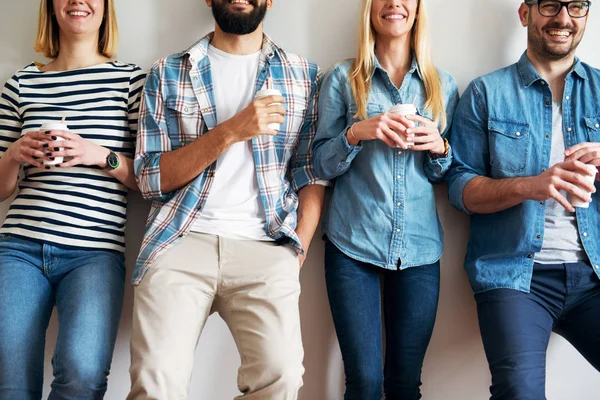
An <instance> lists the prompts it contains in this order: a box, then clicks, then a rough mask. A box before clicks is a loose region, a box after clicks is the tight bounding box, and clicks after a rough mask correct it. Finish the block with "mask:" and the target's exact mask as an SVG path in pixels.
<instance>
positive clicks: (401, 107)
mask: <svg viewBox="0 0 600 400" xmlns="http://www.w3.org/2000/svg"><path fill="white" fill-rule="evenodd" d="M388 112H389V113H390V114H398V115H416V114H417V107H415V105H414V104H395V105H393V106H392V107H391V108H390V109H389V111H388ZM410 125H411V126H412V127H413V128H414V127H415V126H416V124H415V123H414V121H410ZM411 137H414V135H411ZM406 145H407V146H412V145H414V142H406Z"/></svg>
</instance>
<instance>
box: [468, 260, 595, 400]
mask: <svg viewBox="0 0 600 400" xmlns="http://www.w3.org/2000/svg"><path fill="white" fill-rule="evenodd" d="M475 299H476V301H477V312H478V315H479V327H480V329H481V337H482V339H483V346H484V348H485V353H486V357H487V359H488V363H489V366H490V371H491V373H492V386H491V388H490V391H491V394H492V397H491V399H492V400H515V399H518V400H544V399H545V398H546V395H545V386H546V350H547V348H548V341H549V340H550V333H551V332H552V331H554V332H556V333H558V334H559V335H561V336H563V337H564V338H565V339H567V340H568V341H569V342H571V344H572V345H573V346H575V348H576V349H577V350H578V351H579V352H580V353H581V354H582V355H583V356H584V357H585V358H586V359H587V360H588V361H589V362H590V363H591V364H592V365H593V366H594V367H595V368H596V369H597V370H600V317H599V315H600V280H598V277H597V276H596V274H595V273H594V271H593V270H592V267H591V266H590V265H589V264H585V263H574V264H534V266H533V278H532V281H531V292H530V293H524V292H520V291H518V290H512V289H495V290H490V291H487V292H482V293H478V294H476V295H475Z"/></svg>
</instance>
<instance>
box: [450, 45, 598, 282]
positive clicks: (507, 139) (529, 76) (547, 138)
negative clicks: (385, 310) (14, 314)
mask: <svg viewBox="0 0 600 400" xmlns="http://www.w3.org/2000/svg"><path fill="white" fill-rule="evenodd" d="M562 110H563V124H564V127H563V131H564V137H565V147H566V148H569V147H571V146H574V145H575V144H577V143H580V142H598V141H600V71H599V70H597V69H594V68H592V67H590V66H588V65H586V64H584V63H582V62H580V61H579V60H576V62H575V65H574V66H573V68H572V70H571V71H570V72H569V74H568V75H567V77H566V80H565V90H564V94H563V100H562ZM450 142H451V144H452V147H453V150H454V161H453V164H452V168H451V170H450V172H449V173H448V175H447V177H446V178H447V181H448V185H449V196H450V201H451V203H452V204H453V205H454V206H455V207H456V208H458V209H459V210H463V211H465V212H468V210H467V209H466V208H465V205H464V203H463V190H464V188H465V185H466V184H467V183H468V182H469V181H470V180H471V179H473V178H475V177H477V176H488V177H490V178H494V179H502V178H513V177H526V176H535V175H539V174H540V173H542V172H543V171H544V170H545V169H546V168H548V167H549V162H550V147H551V143H552V93H551V91H550V87H549V86H548V83H547V82H545V81H544V80H543V79H542V78H541V77H540V76H539V75H538V73H537V72H536V70H535V69H534V67H533V65H532V64H531V63H530V62H529V59H528V58H527V56H526V54H523V56H522V57H521V59H520V60H519V62H518V63H516V64H513V65H511V66H509V67H507V68H504V69H501V70H498V71H496V72H493V73H491V74H489V75H486V76H483V77H481V78H478V79H476V80H475V81H473V82H471V84H470V85H469V87H468V88H467V90H466V91H465V93H464V95H463V97H462V99H461V101H460V103H459V106H458V109H457V111H456V114H455V116H454V124H453V126H452V134H451V140H450ZM596 188H599V185H598V183H597V182H596ZM599 193H600V191H599V192H597V193H595V194H594V195H593V196H592V198H593V202H592V204H591V205H590V208H588V209H584V208H578V209H577V211H576V215H577V225H578V228H579V235H580V238H581V242H582V244H583V247H584V249H585V252H586V254H587V256H588V257H589V259H590V262H591V264H592V268H594V270H595V272H596V274H597V275H599V276H600V252H599V240H600V197H599ZM545 209H546V202H544V201H541V202H540V201H533V200H528V201H525V202H523V203H521V204H519V205H517V206H515V207H512V208H509V209H507V210H504V211H501V212H497V213H493V214H485V215H484V214H472V215H471V235H470V238H469V245H468V249H467V255H466V258H465V268H466V270H467V274H468V275H469V279H470V280H471V285H472V287H473V290H474V291H475V293H478V292H484V291H486V290H491V289H496V288H508V289H517V290H520V291H523V292H529V289H530V284H531V276H532V273H533V263H534V257H535V253H537V252H539V251H540V249H541V247H542V241H543V239H544V215H545Z"/></svg>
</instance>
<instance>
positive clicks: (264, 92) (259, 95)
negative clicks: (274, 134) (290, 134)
mask: <svg viewBox="0 0 600 400" xmlns="http://www.w3.org/2000/svg"><path fill="white" fill-rule="evenodd" d="M268 96H281V92H280V91H279V90H277V89H262V90H259V91H258V92H256V95H255V96H254V100H259V99H262V98H264V97H268ZM273 104H282V103H271V104H269V105H270V106H271V105H273ZM269 115H279V114H269ZM267 127H268V128H269V129H273V130H276V131H279V128H281V124H278V123H276V122H271V123H270V124H269V125H267Z"/></svg>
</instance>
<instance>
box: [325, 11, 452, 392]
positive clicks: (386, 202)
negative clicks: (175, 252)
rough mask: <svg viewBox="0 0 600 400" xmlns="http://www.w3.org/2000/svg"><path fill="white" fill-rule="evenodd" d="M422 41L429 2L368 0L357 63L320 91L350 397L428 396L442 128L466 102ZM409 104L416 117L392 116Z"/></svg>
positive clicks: (334, 73)
mask: <svg viewBox="0 0 600 400" xmlns="http://www.w3.org/2000/svg"><path fill="white" fill-rule="evenodd" d="M426 34H427V19H426V14H425V10H424V0H420V1H419V0H364V1H363V4H362V22H361V32H360V41H359V48H358V57H357V58H356V59H355V60H350V61H346V62H342V63H340V64H338V65H337V66H335V67H334V68H333V69H332V70H331V71H330V73H329V75H328V77H327V78H326V79H325V82H324V85H323V89H322V90H321V95H320V100H319V124H318V132H317V137H316V139H315V142H314V146H313V150H314V164H315V169H316V171H317V173H318V174H319V176H322V177H323V178H324V179H332V180H333V179H335V187H334V190H333V196H332V199H331V203H330V207H329V213H328V216H327V218H326V226H325V236H326V249H325V275H326V281H327V292H328V295H329V301H330V304H331V310H332V314H333V320H334V323H335V327H336V332H337V336H338V339H339V342H340V347H341V350H342V356H343V360H344V369H345V373H346V394H345V397H344V398H345V399H346V400H350V399H360V400H379V399H380V398H381V396H382V386H383V389H384V392H385V395H386V399H418V398H420V397H421V394H420V385H421V369H422V364H423V359H424V357H425V351H426V349H427V346H428V344H429V340H430V338H431V334H432V331H433V325H434V322H435V315H436V311H437V304H438V297H439V283H440V266H439V259H440V256H441V254H442V245H443V238H442V230H441V226H440V223H439V220H438V218H437V213H436V207H435V198H434V191H433V186H432V182H438V181H440V180H442V179H443V177H444V174H445V172H446V170H447V169H448V167H449V166H450V164H451V160H452V153H451V149H450V148H449V145H448V142H447V140H446V139H445V138H444V135H443V134H441V133H440V132H444V133H445V132H446V131H447V130H448V127H449V125H450V122H451V118H452V113H453V111H454V109H455V107H456V104H457V102H458V92H457V87H456V83H455V82H454V79H453V78H452V77H451V76H450V75H448V74H446V73H443V72H441V71H438V70H437V69H436V68H435V66H434V65H433V63H432V61H431V57H430V54H429V43H428V39H427V37H426ZM403 103H404V104H406V103H414V104H415V106H416V108H417V114H418V115H413V116H406V117H402V116H399V115H398V114H390V113H387V112H386V111H387V110H389V109H390V108H391V107H392V106H393V105H394V104H403ZM413 123H414V124H416V127H413V126H412V125H413ZM382 297H383V301H381V298H382ZM380 304H383V311H381V310H380ZM380 316H381V317H380ZM384 322H385V335H386V351H385V368H382V364H383V360H382V356H381V355H382V339H381V338H382V334H381V331H382V325H384Z"/></svg>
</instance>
